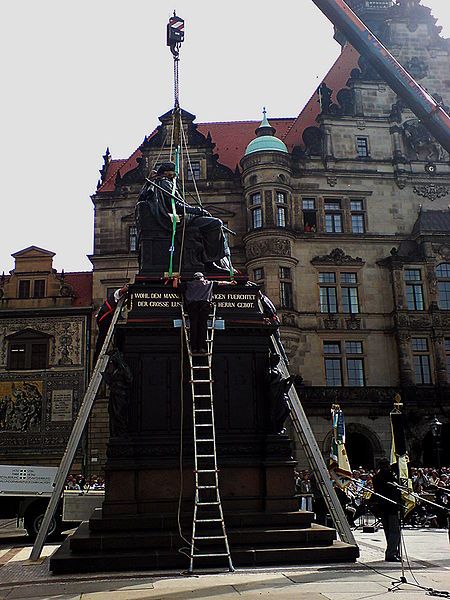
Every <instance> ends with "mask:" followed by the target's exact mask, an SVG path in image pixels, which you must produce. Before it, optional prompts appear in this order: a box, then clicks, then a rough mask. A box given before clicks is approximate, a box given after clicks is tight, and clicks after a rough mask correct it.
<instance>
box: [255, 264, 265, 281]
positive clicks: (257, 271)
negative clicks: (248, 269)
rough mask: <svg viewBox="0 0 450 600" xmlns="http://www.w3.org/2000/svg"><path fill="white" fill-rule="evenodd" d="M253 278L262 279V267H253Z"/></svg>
mask: <svg viewBox="0 0 450 600" xmlns="http://www.w3.org/2000/svg"><path fill="white" fill-rule="evenodd" d="M253 279H254V280H255V281H261V279H264V268H263V267H260V268H259V269H253Z"/></svg>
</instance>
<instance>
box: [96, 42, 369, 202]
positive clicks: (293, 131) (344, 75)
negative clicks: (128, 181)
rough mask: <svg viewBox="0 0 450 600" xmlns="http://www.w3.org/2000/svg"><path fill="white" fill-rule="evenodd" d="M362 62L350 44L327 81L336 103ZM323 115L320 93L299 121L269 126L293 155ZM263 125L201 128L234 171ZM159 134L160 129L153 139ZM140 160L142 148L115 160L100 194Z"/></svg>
mask: <svg viewBox="0 0 450 600" xmlns="http://www.w3.org/2000/svg"><path fill="white" fill-rule="evenodd" d="M358 59H359V53H358V52H357V51H356V50H355V49H354V48H353V47H352V46H351V45H350V44H347V45H346V46H345V48H344V49H343V51H342V52H341V54H340V55H339V57H338V58H337V60H336V62H335V63H334V65H333V66H332V67H331V69H330V70H329V72H328V73H327V75H326V76H325V77H324V79H323V81H325V82H326V84H327V86H328V87H329V88H331V89H332V90H333V100H334V101H336V97H335V95H336V94H337V92H338V91H339V90H341V89H342V88H343V87H345V85H346V83H347V80H348V79H349V77H350V73H351V71H352V69H354V68H356V67H357V66H358ZM319 112H320V106H319V103H318V101H317V92H316V91H314V94H313V95H312V96H311V98H310V99H309V101H308V103H307V104H306V106H305V107H304V109H303V110H302V111H301V112H300V114H299V115H298V117H297V118H293V117H286V118H273V119H269V122H270V124H271V125H272V127H274V128H275V129H276V132H275V135H276V137H278V138H280V139H282V140H283V141H284V143H285V144H286V146H287V148H288V150H289V152H292V149H293V147H294V146H299V145H300V146H303V140H302V134H303V132H304V130H305V129H306V128H307V127H311V126H314V125H316V118H317V116H318V115H319ZM259 124H260V121H229V122H222V123H221V122H217V123H198V124H197V126H198V130H199V131H200V133H202V134H203V135H204V136H207V135H208V132H209V133H211V138H212V140H213V142H214V143H215V145H216V146H215V148H214V152H215V153H216V154H218V155H219V162H220V163H221V164H223V165H226V166H227V167H229V168H230V169H232V170H233V171H234V169H235V168H236V165H239V161H240V160H241V158H242V157H243V156H244V153H245V149H246V147H247V145H248V144H249V143H250V142H251V140H253V139H254V137H255V129H256V128H257V127H258V126H259ZM155 134H156V129H155V130H154V131H153V132H152V133H151V134H150V136H149V137H152V136H153V135H155ZM140 156H141V151H140V149H139V148H138V149H137V150H135V151H134V153H133V154H132V155H131V156H130V157H129V158H128V159H126V160H112V161H111V162H110V164H109V167H108V171H107V174H106V177H105V181H104V183H103V184H102V185H101V186H100V187H99V188H98V190H97V192H111V191H114V188H115V180H116V176H117V173H118V172H119V173H120V176H121V177H123V176H124V175H125V174H126V173H128V171H131V170H132V169H134V168H135V167H137V164H138V163H137V159H138V158H139V157H140Z"/></svg>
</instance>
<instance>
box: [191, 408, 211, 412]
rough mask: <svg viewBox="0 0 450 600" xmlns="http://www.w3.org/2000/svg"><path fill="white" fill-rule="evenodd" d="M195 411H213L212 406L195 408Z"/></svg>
mask: <svg viewBox="0 0 450 600" xmlns="http://www.w3.org/2000/svg"><path fill="white" fill-rule="evenodd" d="M194 410H195V412H212V408H194Z"/></svg>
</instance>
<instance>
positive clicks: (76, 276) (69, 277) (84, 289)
mask: <svg viewBox="0 0 450 600" xmlns="http://www.w3.org/2000/svg"><path fill="white" fill-rule="evenodd" d="M64 281H65V283H67V284H68V285H70V286H71V287H72V288H73V291H74V294H75V297H74V299H73V302H72V306H91V305H92V271H86V272H81V273H64Z"/></svg>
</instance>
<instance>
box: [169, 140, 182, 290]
mask: <svg viewBox="0 0 450 600" xmlns="http://www.w3.org/2000/svg"><path fill="white" fill-rule="evenodd" d="M174 158H175V160H174V162H175V177H174V179H173V185H172V195H171V197H170V204H171V207H172V241H171V244H170V248H169V252H170V259H169V274H168V276H169V279H170V278H171V277H172V273H173V255H174V252H175V233H176V231H177V218H178V216H177V208H176V205H175V192H176V189H177V178H178V174H179V172H180V147H179V146H178V147H177V148H176V149H175V157H174Z"/></svg>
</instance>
